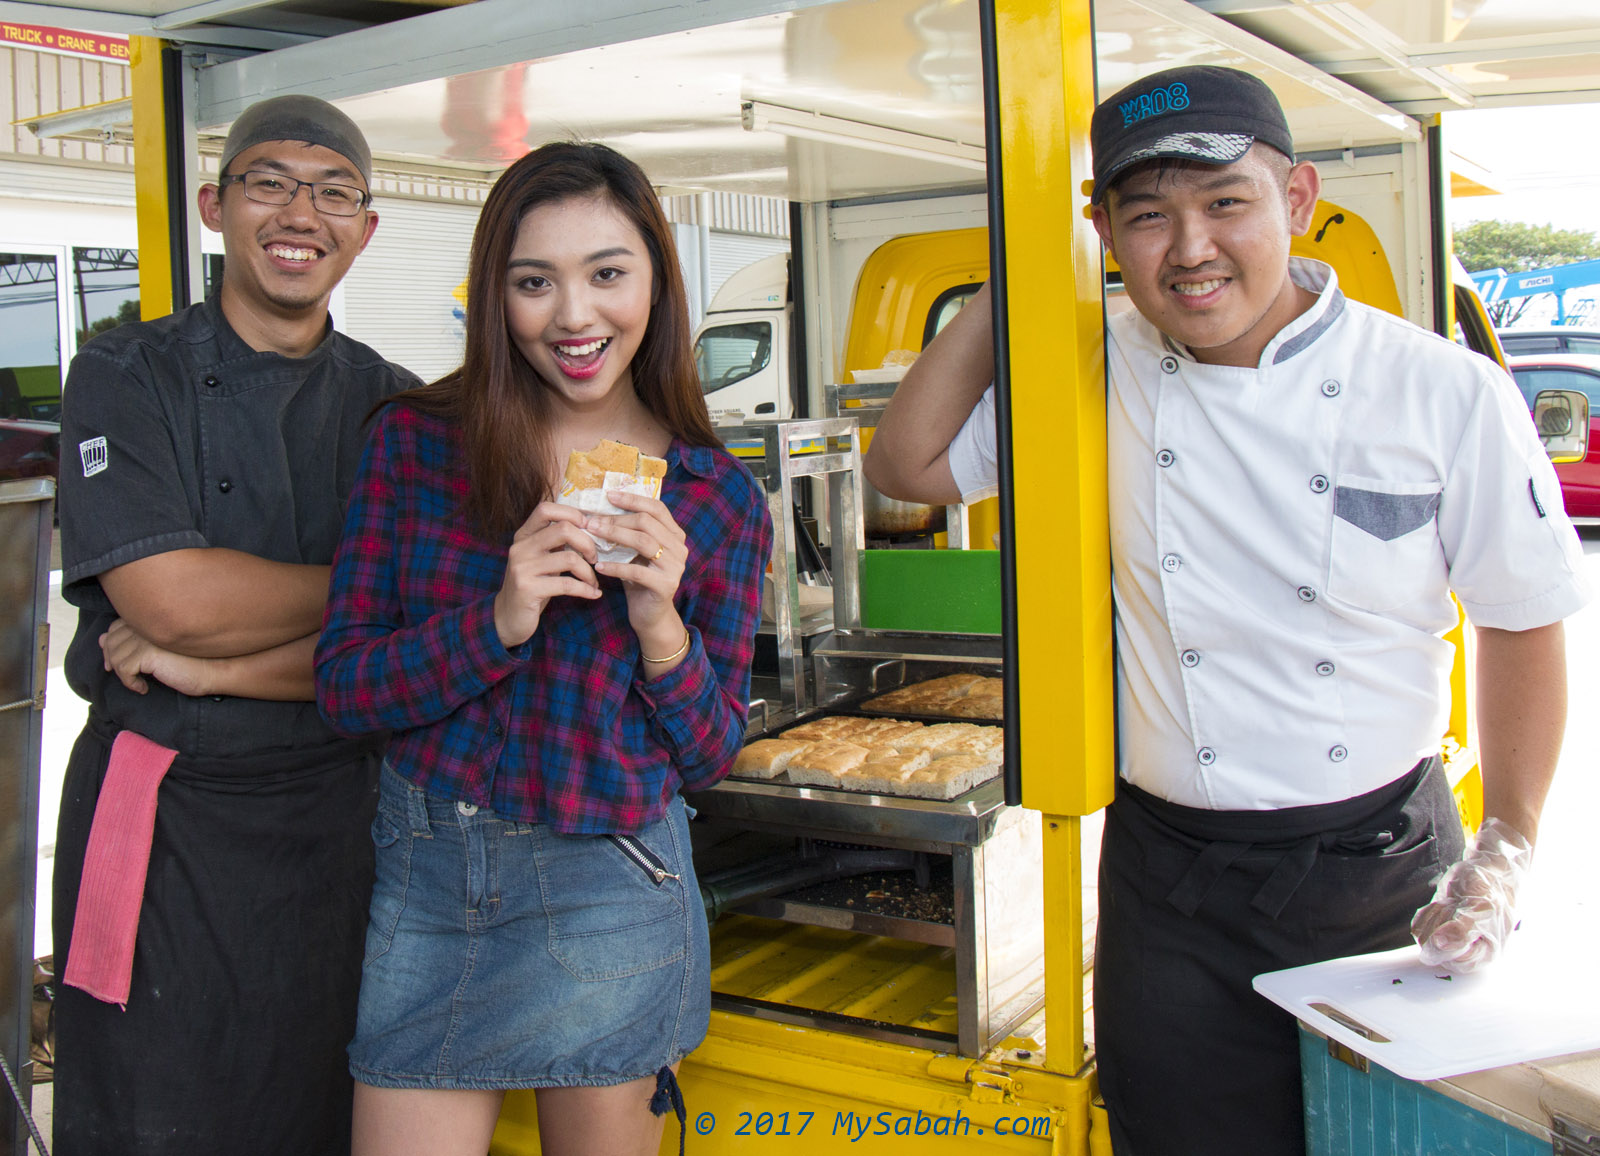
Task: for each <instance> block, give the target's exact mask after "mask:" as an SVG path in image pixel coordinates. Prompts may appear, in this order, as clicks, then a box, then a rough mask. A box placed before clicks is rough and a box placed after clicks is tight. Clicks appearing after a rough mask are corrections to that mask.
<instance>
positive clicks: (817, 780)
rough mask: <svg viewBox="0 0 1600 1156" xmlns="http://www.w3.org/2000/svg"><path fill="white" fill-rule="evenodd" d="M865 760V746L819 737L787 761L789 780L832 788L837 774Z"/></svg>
mask: <svg viewBox="0 0 1600 1156" xmlns="http://www.w3.org/2000/svg"><path fill="white" fill-rule="evenodd" d="M866 761H867V748H866V747H863V746H857V745H856V744H855V743H845V742H836V741H829V740H826V739H824V740H821V741H818V742H814V743H812V744H811V745H810V746H809V747H808V748H807V749H806V750H804V751H802V752H800V753H799V754H797V755H795V757H794V758H793V759H791V760H790V761H789V779H790V781H791V782H795V783H800V784H803V785H809V786H820V787H833V786H837V785H838V781H839V775H840V774H841V773H842V772H844V771H849V770H854V769H855V768H856V767H859V766H860V765H861V764H862V763H864V762H866Z"/></svg>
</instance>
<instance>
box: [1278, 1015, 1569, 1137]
mask: <svg viewBox="0 0 1600 1156" xmlns="http://www.w3.org/2000/svg"><path fill="white" fill-rule="evenodd" d="M1574 1011H1575V1013H1577V1014H1584V1015H1594V1014H1596V1012H1595V1009H1594V1008H1593V1007H1586V1008H1580V1009H1574ZM1332 1051H1336V1052H1338V1053H1339V1054H1338V1055H1335V1054H1332ZM1332 1051H1330V1048H1329V1041H1328V1039H1327V1038H1326V1037H1325V1036H1322V1035H1320V1034H1319V1033H1317V1032H1315V1031H1312V1030H1310V1029H1308V1028H1306V1027H1305V1026H1304V1025H1301V1030H1300V1065H1301V1070H1302V1079H1303V1083H1304V1089H1305V1101H1306V1152H1307V1156H1550V1154H1551V1153H1552V1152H1554V1153H1556V1154H1557V1156H1561V1154H1563V1153H1566V1154H1572V1156H1577V1154H1584V1156H1588V1154H1591V1153H1593V1154H1600V1052H1584V1053H1579V1054H1577V1055H1572V1056H1558V1057H1556V1058H1554V1059H1549V1060H1538V1061H1534V1062H1531V1063H1522V1064H1511V1065H1508V1066H1506V1067H1501V1068H1491V1069H1490V1070H1488V1071H1486V1072H1473V1073H1472V1074H1470V1075H1465V1076H1453V1077H1451V1078H1449V1079H1446V1080H1427V1081H1417V1080H1407V1079H1403V1078H1402V1077H1400V1076H1397V1075H1395V1074H1394V1073H1393V1072H1390V1071H1388V1070H1387V1069H1385V1068H1384V1067H1382V1066H1381V1065H1379V1064H1369V1065H1368V1067H1367V1069H1366V1070H1364V1071H1363V1070H1361V1069H1360V1068H1359V1067H1357V1066H1355V1065H1356V1064H1357V1063H1359V1061H1360V1059H1361V1057H1359V1056H1358V1055H1355V1054H1354V1053H1350V1052H1349V1051H1348V1050H1347V1049H1343V1048H1342V1047H1341V1046H1340V1045H1338V1044H1335V1045H1334V1048H1333V1049H1332Z"/></svg>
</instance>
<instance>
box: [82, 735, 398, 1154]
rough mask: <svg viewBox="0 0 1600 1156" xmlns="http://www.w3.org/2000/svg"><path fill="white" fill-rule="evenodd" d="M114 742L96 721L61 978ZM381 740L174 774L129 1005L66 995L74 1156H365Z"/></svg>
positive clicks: (190, 764) (188, 762)
mask: <svg viewBox="0 0 1600 1156" xmlns="http://www.w3.org/2000/svg"><path fill="white" fill-rule="evenodd" d="M114 738H115V731H114V730H113V729H112V728H111V727H110V726H109V725H107V723H106V721H105V719H104V718H103V717H101V716H97V715H96V714H94V713H91V715H90V721H89V725H88V726H87V727H86V728H85V730H84V732H83V734H82V735H80V736H79V738H78V741H77V744H76V745H75V746H74V748H73V752H72V757H71V760H70V762H69V763H68V767H67V775H66V782H65V785H64V788H63V791H62V799H61V812H60V819H59V827H58V832H57V839H56V856H55V861H56V870H55V892H54V900H55V952H56V974H57V975H58V976H59V975H62V974H64V972H65V970H66V961H67V957H68V955H69V953H70V950H71V942H70V941H71V936H72V921H73V913H74V911H75V910H76V904H77V895H78V886H79V880H80V876H81V873H82V869H83V856H84V850H85V847H86V845H87V843H88V838H89V827H90V823H91V822H92V820H93V817H94V806H95V800H96V798H97V796H98V794H99V790H100V784H101V783H102V781H103V780H104V777H105V770H106V764H107V761H108V759H109V757H110V753H111V743H112V741H113V739H114ZM379 745H380V743H379V742H378V741H375V740H361V741H357V742H348V743H341V744H336V745H335V746H334V747H333V748H332V749H330V750H329V751H327V752H325V753H324V755H323V756H322V757H321V758H320V759H317V758H311V757H308V755H307V752H305V751H303V750H302V751H294V752H284V753H279V754H274V755H262V756H255V757H253V758H244V757H238V758H230V759H212V760H207V759H195V758H189V757H185V756H184V755H182V754H180V755H179V756H178V758H177V759H176V761H174V763H173V764H172V769H171V770H170V771H169V772H168V774H167V777H166V779H165V780H164V781H163V782H162V784H161V788H160V792H159V794H158V796H157V807H156V826H155V837H154V841H153V843H152V845H151V850H150V869H149V874H148V876H147V878H146V883H145V899H144V904H143V907H142V909H141V911H140V915H139V934H138V940H137V944H136V947H135V954H134V962H133V986H132V990H131V993H130V995H129V999H128V1005H127V1010H125V1011H124V1010H123V1009H122V1008H119V1007H118V1006H117V1005H115V1004H107V1003H102V1002H100V1001H99V1000H97V999H95V998H93V997H92V996H89V995H87V994H85V993H83V992H81V991H78V990H77V989H75V988H70V987H67V986H65V985H58V988H57V994H56V1002H55V1009H56V1010H55V1015H56V1068H55V1085H56V1093H55V1103H56V1105H57V1109H58V1110H57V1113H56V1116H55V1142H54V1144H53V1151H54V1152H55V1153H57V1156H146V1154H148V1156H156V1154H158V1153H159V1154H161V1156H213V1154H215V1156H324V1154H326V1156H347V1154H348V1153H349V1151H350V1098H351V1090H352V1083H351V1078H350V1073H349V1067H348V1062H347V1060H346V1057H345V1046H346V1045H347V1044H348V1043H349V1041H350V1038H351V1036H352V1035H353V1034H354V1031H355V1013H356V994H357V990H358V988H359V985H360V978H361V960H362V952H363V945H364V939H365V933H366V922H367V902H368V899H369V896H370V894H371V888H372V841H371V835H370V830H369V829H370V824H371V821H372V816H373V814H374V811H375V807H376V802H377V775H378V766H379V759H380V754H379V751H378V748H379Z"/></svg>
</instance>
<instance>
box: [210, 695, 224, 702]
mask: <svg viewBox="0 0 1600 1156" xmlns="http://www.w3.org/2000/svg"><path fill="white" fill-rule="evenodd" d="M211 701H212V702H221V701H222V696H221V695H220V694H214V695H212V696H211Z"/></svg>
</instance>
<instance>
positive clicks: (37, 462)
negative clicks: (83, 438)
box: [0, 417, 61, 481]
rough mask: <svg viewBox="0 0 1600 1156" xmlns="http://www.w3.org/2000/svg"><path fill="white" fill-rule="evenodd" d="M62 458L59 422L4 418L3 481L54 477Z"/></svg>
mask: <svg viewBox="0 0 1600 1156" xmlns="http://www.w3.org/2000/svg"><path fill="white" fill-rule="evenodd" d="M60 460H61V426H60V425H59V424H58V423H56V422H53V421H28V420H26V419H24V418H9V417H8V418H0V481H8V480H10V479H12V478H53V477H55V476H56V468H57V466H58V465H59V463H60Z"/></svg>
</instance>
